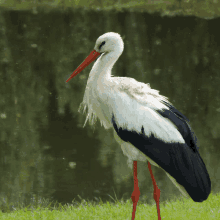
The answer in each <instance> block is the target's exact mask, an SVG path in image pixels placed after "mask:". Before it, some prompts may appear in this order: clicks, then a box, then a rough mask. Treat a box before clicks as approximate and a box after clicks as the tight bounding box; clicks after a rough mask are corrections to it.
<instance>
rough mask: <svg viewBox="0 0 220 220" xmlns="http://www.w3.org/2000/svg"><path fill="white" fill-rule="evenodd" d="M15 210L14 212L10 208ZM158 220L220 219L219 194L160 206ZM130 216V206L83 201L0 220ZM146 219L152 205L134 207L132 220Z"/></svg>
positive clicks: (90, 219) (107, 219) (3, 216)
mask: <svg viewBox="0 0 220 220" xmlns="http://www.w3.org/2000/svg"><path fill="white" fill-rule="evenodd" d="M14 209H15V208H14ZM160 209H161V218H162V220H165V219H167V220H168V219H169V220H171V219H175V220H179V219H187V220H190V219H193V220H195V219H202V220H206V219H207V220H210V219H215V220H216V219H220V194H216V195H213V194H211V195H210V196H209V198H208V200H207V201H204V202H202V203H195V202H193V201H192V200H191V199H185V198H181V199H180V200H176V201H172V202H171V201H170V202H168V201H166V202H163V203H162V204H161V207H160ZM131 213H132V203H131V201H130V200H128V201H126V202H123V201H121V202H119V201H116V202H115V203H109V202H107V203H105V204H104V203H102V202H100V203H99V204H92V203H90V202H86V201H85V200H83V201H82V202H81V204H78V205H71V204H68V205H64V206H62V205H60V204H59V205H58V206H56V207H51V206H50V205H48V207H37V208H34V207H32V208H30V207H29V208H28V207H26V208H21V209H18V210H16V209H15V210H14V211H12V212H8V213H3V212H0V219H1V220H12V219H13V220H14V219H16V220H24V219H25V220H26V219H28V220H34V219H36V220H46V219H47V220H50V219H51V220H55V219H57V220H59V219H60V220H63V219H65V220H70V219H71V220H72V219H74V220H79V219H87V220H93V219H94V220H95V219H96V220H99V219H100V220H110V219H114V220H117V219H118V220H119V219H120V220H122V219H123V220H127V219H128V220H130V219H131ZM139 219H144V220H147V219H150V220H153V219H155V220H157V212H156V205H155V203H152V204H151V205H148V204H144V203H139V204H138V207H137V212H136V217H135V220H139Z"/></svg>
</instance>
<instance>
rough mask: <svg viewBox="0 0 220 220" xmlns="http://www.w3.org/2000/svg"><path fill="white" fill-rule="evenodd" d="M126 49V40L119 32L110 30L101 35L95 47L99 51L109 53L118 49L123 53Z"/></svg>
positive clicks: (119, 52)
mask: <svg viewBox="0 0 220 220" xmlns="http://www.w3.org/2000/svg"><path fill="white" fill-rule="evenodd" d="M123 49H124V42H123V40H122V38H121V36H120V34H118V33H114V32H108V33H105V34H103V35H101V36H100V37H99V38H98V39H97V40H96V44H95V47H94V50H96V51H97V52H99V53H108V52H111V51H117V52H118V54H121V53H122V52H123Z"/></svg>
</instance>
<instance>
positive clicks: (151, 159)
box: [66, 32, 211, 220]
mask: <svg viewBox="0 0 220 220" xmlns="http://www.w3.org/2000/svg"><path fill="white" fill-rule="evenodd" d="M123 49H124V43H123V40H122V38H121V37H120V35H119V34H117V33H113V32H109V33H106V34H103V35H102V36H100V37H99V38H98V39H97V41H96V44H95V47H94V50H93V51H92V52H91V53H90V55H89V56H88V57H87V58H86V59H85V61H84V62H83V63H82V64H81V65H80V66H79V67H78V68H77V69H76V70H75V71H74V72H73V74H72V75H71V76H70V78H69V79H68V80H67V81H66V82H68V81H69V80H70V79H71V78H73V77H74V76H76V75H77V74H78V73H80V72H81V71H82V70H83V69H84V68H85V67H86V66H88V65H89V64H90V63H91V62H92V61H94V60H95V59H96V58H97V57H98V56H99V55H100V57H99V58H98V59H97V61H96V62H95V64H94V65H93V67H92V70H91V72H90V75H89V79H88V82H87V86H86V90H85V94H84V98H83V102H82V103H81V106H80V107H81V109H83V110H84V111H85V110H86V108H87V109H88V115H87V119H86V121H87V120H88V119H89V121H90V123H91V124H94V123H95V121H96V119H97V118H98V119H99V120H100V122H101V124H102V125H103V126H104V127H105V128H106V129H109V128H113V129H114V136H115V138H116V140H117V142H118V143H119V144H120V145H121V148H122V151H123V153H124V154H125V155H126V156H127V157H128V162H131V161H133V169H134V191H133V193H132V196H131V198H132V201H133V212H132V220H134V219H135V212H136V206H137V202H138V200H139V195H140V191H139V187H138V179H137V160H139V161H148V168H149V171H150V174H151V178H152V181H153V185H154V199H155V201H156V204H157V212H158V219H161V217H160V208H159V198H160V189H159V188H158V187H157V185H156V182H155V179H154V177H153V174H152V170H151V165H150V164H153V165H155V166H157V167H160V168H162V169H163V170H164V171H165V172H166V174H167V175H168V177H169V178H170V179H171V180H172V182H173V183H174V184H175V185H176V186H177V187H178V188H179V190H180V191H181V192H182V193H183V194H184V195H186V196H188V195H189V196H190V197H191V198H192V199H193V200H194V201H195V202H202V201H204V200H206V199H207V198H208V196H209V194H210V191H211V181H210V177H209V174H208V171H207V169H206V166H205V164H204V162H203V160H202V158H201V156H200V154H199V151H198V147H197V145H196V136H195V134H194V133H193V131H192V130H191V128H190V126H189V124H188V121H189V120H188V119H187V118H186V117H185V116H184V115H183V114H182V113H181V112H179V111H178V110H177V109H176V108H175V107H174V106H173V105H172V104H171V103H170V102H169V101H168V99H167V98H166V97H164V96H162V95H160V94H159V92H158V91H157V90H154V89H151V88H150V86H149V85H148V84H145V83H141V82H138V81H136V80H135V79H132V78H128V77H114V76H112V75H111V69H112V67H113V65H114V64H115V62H116V61H117V60H118V58H119V56H120V55H121V54H122V52H123ZM85 123H86V122H85Z"/></svg>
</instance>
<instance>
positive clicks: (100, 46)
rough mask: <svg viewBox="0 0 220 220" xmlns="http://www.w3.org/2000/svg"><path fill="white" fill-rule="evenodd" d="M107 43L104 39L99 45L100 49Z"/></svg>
mask: <svg viewBox="0 0 220 220" xmlns="http://www.w3.org/2000/svg"><path fill="white" fill-rule="evenodd" d="M104 44H105V41H103V42H102V43H101V44H100V46H99V50H100V49H101V47H102V46H103V45H104Z"/></svg>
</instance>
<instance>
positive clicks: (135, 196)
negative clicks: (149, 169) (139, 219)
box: [131, 161, 140, 220]
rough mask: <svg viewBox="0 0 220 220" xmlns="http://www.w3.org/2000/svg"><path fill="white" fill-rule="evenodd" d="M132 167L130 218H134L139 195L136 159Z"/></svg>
mask: <svg viewBox="0 0 220 220" xmlns="http://www.w3.org/2000/svg"><path fill="white" fill-rule="evenodd" d="M133 167H134V191H133V193H132V194H131V199H132V202H133V212H132V220H134V219H135V212H136V206H137V203H138V200H139V197H140V190H139V187H138V178H137V161H133Z"/></svg>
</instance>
